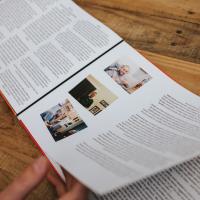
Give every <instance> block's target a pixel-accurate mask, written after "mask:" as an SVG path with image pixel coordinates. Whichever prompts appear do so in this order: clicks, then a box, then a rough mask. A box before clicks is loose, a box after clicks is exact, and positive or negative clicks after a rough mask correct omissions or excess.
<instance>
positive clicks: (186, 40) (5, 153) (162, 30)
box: [0, 0, 200, 200]
mask: <svg viewBox="0 0 200 200" xmlns="http://www.w3.org/2000/svg"><path fill="white" fill-rule="evenodd" d="M76 2H77V4H79V5H80V6H81V7H83V8H84V9H85V10H87V11H88V12H89V13H91V14H92V15H93V16H95V17H96V18H98V19H99V20H100V21H102V22H104V23H105V24H106V25H108V26H109V27H110V28H112V29H113V30H114V31H116V32H117V33H118V34H119V35H120V36H122V37H123V38H124V39H125V40H126V41H127V42H128V43H129V44H131V45H132V46H133V47H135V48H136V49H138V50H139V51H140V52H141V53H142V54H143V55H144V56H145V57H146V58H148V59H149V60H150V61H151V62H152V63H154V64H155V65H156V66H158V67H159V68H160V69H161V70H162V71H164V72H165V73H167V74H168V75H169V76H170V77H172V78H173V79H174V80H176V81H177V82H179V83H180V84H181V85H183V86H184V87H186V88H188V89H189V90H191V91H192V92H194V93H196V94H198V95H200V3H199V1H197V0H187V1H185V0H176V1H174V0H168V1H166V0H134V1H133V0H101V1H99V0H76ZM38 155H40V152H39V151H38V150H37V149H36V147H35V146H34V144H33V143H32V141H31V140H30V139H29V137H28V135H27V134H26V133H25V131H24V130H23V129H22V128H21V127H20V126H19V124H18V121H17V119H16V118H15V117H13V115H12V113H11V112H10V110H9V108H8V106H7V105H6V104H5V102H4V101H3V99H2V98H0V189H3V188H4V187H5V186H6V185H8V184H9V183H10V182H11V181H12V179H13V178H14V177H15V176H17V175H18V174H19V173H20V172H21V171H22V170H23V169H24V168H25V167H26V166H27V165H28V164H29V163H30V162H32V160H33V159H34V158H36V157H38ZM28 199H41V200H42V199H46V200H48V199H55V191H54V189H53V188H52V187H51V185H50V184H49V183H47V182H44V183H43V184H41V185H40V186H39V187H38V188H37V189H36V190H35V191H34V192H33V193H32V194H31V195H30V196H29V198H28Z"/></svg>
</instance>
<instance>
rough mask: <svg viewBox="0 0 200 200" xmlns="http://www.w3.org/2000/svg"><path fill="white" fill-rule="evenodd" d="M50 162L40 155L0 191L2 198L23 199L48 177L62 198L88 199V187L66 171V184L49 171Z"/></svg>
mask: <svg viewBox="0 0 200 200" xmlns="http://www.w3.org/2000/svg"><path fill="white" fill-rule="evenodd" d="M49 171H50V164H49V162H48V160H47V159H46V158H45V157H40V158H39V159H37V160H36V161H35V162H34V163H33V164H32V165H30V166H29V167H28V168H27V169H26V170H25V171H24V172H23V173H22V174H21V176H19V177H18V178H16V179H15V180H14V181H13V182H12V183H11V184H10V185H9V186H8V187H7V188H6V189H5V190H4V191H2V192H1V193H0V199H2V200H22V199H25V198H26V196H27V195H28V194H29V193H30V192H31V191H32V190H34V189H35V188H36V187H37V186H38V185H39V184H40V183H41V182H42V181H43V180H44V179H45V178H46V177H47V178H48V180H49V181H50V182H51V183H52V184H53V185H54V186H55V188H56V191H57V193H58V196H59V198H60V200H75V199H76V200H86V199H87V189H86V188H85V187H84V186H83V185H82V184H81V183H79V182H78V181H77V180H76V179H74V178H73V177H72V176H71V175H70V174H68V173H67V172H65V171H64V174H65V177H66V180H67V182H66V184H65V183H64V182H63V181H62V180H61V179H60V178H59V177H58V176H57V175H55V174H52V173H49Z"/></svg>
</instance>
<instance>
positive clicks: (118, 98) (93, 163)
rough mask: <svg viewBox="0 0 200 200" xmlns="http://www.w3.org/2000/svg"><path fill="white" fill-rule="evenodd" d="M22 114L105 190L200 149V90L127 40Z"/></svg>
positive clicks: (58, 154)
mask: <svg viewBox="0 0 200 200" xmlns="http://www.w3.org/2000/svg"><path fill="white" fill-rule="evenodd" d="M19 118H20V119H21V120H22V121H23V123H24V124H25V126H26V127H27V129H28V130H29V132H30V133H31V134H32V135H33V137H34V138H35V140H36V141H37V142H38V144H39V145H40V146H41V147H42V148H43V149H44V151H45V152H47V153H48V154H49V155H51V157H52V158H53V159H54V160H55V161H56V162H58V163H59V164H60V165H62V166H63V167H64V168H66V170H68V171H69V172H70V173H72V174H73V175H74V176H75V177H76V178H77V179H79V180H80V181H81V182H83V183H84V184H85V185H86V186H88V187H89V188H90V189H92V190H93V191H95V192H96V193H100V194H102V193H106V192H109V191H111V190H113V189H116V188H119V187H121V186H123V185H127V184H130V183H133V182H135V181H138V180H140V179H143V178H145V177H147V176H149V175H152V174H155V173H157V172H159V171H161V170H164V169H167V168H169V167H171V166H173V165H175V164H178V163H181V162H183V161H186V160H189V159H191V158H193V157H195V156H197V155H199V153H200V136H199V132H200V98H199V97H198V96H196V95H194V94H192V93H190V92H189V91H187V90H186V89H184V88H182V87H181V86H179V85H178V84H177V83H175V82H174V81H173V80H171V79H170V78H168V77H167V76H166V75H165V74H163V73H162V72H161V71H160V70H159V69H157V68H156V67H155V66H154V65H153V64H151V63H150V62H148V61H147V60H146V59H145V58H144V57H143V56H141V55H140V54H139V53H138V52H136V51H135V50H134V49H133V48H131V47H130V46H129V45H128V44H127V43H125V42H123V43H121V44H120V45H118V46H117V47H116V48H114V49H112V50H111V51H109V52H108V53H107V54H105V55H104V56H103V57H101V58H100V59H98V60H96V61H95V62H94V63H92V64H91V65H90V66H88V67H87V68H85V69H84V70H83V71H81V72H80V73H78V74H77V75H76V76H75V77H73V78H72V79H70V80H69V81H68V82H66V83H64V84H63V85H61V86H60V87H59V88H57V89H56V90H54V91H53V92H52V93H50V94H49V95H48V96H46V97H45V98H44V99H42V100H41V101H39V102H37V104H34V105H33V106H32V107H31V108H29V109H28V110H26V111H25V112H24V113H22V114H21V115H20V116H19Z"/></svg>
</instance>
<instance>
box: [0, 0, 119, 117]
mask: <svg viewBox="0 0 200 200" xmlns="http://www.w3.org/2000/svg"><path fill="white" fill-rule="evenodd" d="M120 40H121V38H120V37H119V36H117V35H116V34H115V33H114V32H112V31H111V30H110V29H109V28H107V27H105V26H104V25H103V24H101V23H100V22H99V21H97V20H96V19H94V18H93V17H91V16H90V15H89V14H87V13H86V12H85V11H83V10H82V9H81V8H79V7H78V6H77V5H76V4H75V3H73V1H71V0H51V1H49V0H43V1H38V0H18V1H13V0H2V1H0V90H1V93H3V96H5V98H6V99H7V101H8V102H9V104H10V105H11V107H12V108H13V110H14V111H15V112H16V114H18V113H20V112H21V111H22V110H24V109H25V108H26V107H28V106H30V105H31V104H32V103H33V102H35V101H36V100H38V99H39V98H41V97H42V96H43V95H45V94H47V93H48V92H49V91H50V90H52V89H53V88H54V87H56V86H58V85H59V84H60V83H62V82H63V81H64V80H66V79H67V78H68V77H70V76H71V75H73V74H74V73H76V72H77V71H78V70H80V69H82V68H84V67H85V66H86V65H87V64H88V63H90V62H91V61H93V60H94V59H96V58H97V57H99V56H100V55H102V54H104V53H105V52H106V51H107V50H108V49H110V48H112V47H113V46H114V45H116V44H117V43H118V42H119V41H120Z"/></svg>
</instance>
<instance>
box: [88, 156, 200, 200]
mask: <svg viewBox="0 0 200 200" xmlns="http://www.w3.org/2000/svg"><path fill="white" fill-rule="evenodd" d="M199 191H200V158H199V157H198V158H195V159H194V160H191V161H189V162H187V163H184V164H182V165H180V166H177V167H174V168H171V169H169V170H167V171H164V172H162V173H159V174H157V175H155V176H152V177H150V178H147V179H144V180H142V181H140V182H138V183H136V184H132V185H130V186H127V187H125V188H122V189H119V190H117V191H114V192H112V193H109V194H107V195H104V196H98V195H95V194H91V196H90V198H89V199H90V200H113V199H115V200H155V199H159V200H199V199H200V193H199Z"/></svg>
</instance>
